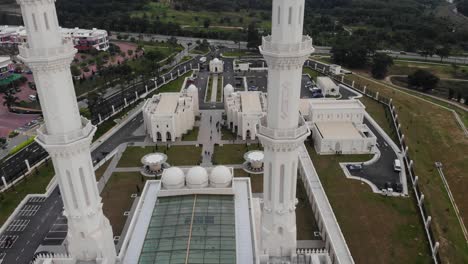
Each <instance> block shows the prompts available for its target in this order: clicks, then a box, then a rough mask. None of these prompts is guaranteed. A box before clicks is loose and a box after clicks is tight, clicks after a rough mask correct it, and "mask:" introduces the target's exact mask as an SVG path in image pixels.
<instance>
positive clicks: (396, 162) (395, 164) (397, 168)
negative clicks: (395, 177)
mask: <svg viewBox="0 0 468 264" xmlns="http://www.w3.org/2000/svg"><path fill="white" fill-rule="evenodd" d="M393 170H394V171H395V172H400V171H401V161H400V160H399V159H396V160H394V161H393Z"/></svg>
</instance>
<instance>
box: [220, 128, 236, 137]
mask: <svg viewBox="0 0 468 264" xmlns="http://www.w3.org/2000/svg"><path fill="white" fill-rule="evenodd" d="M234 139H237V136H236V134H234V133H233V132H232V131H231V130H230V129H227V128H226V127H225V126H222V127H221V140H234Z"/></svg>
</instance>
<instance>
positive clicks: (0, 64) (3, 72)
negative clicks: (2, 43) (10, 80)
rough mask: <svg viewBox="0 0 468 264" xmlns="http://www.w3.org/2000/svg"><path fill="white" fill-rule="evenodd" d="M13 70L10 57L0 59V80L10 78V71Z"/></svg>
mask: <svg viewBox="0 0 468 264" xmlns="http://www.w3.org/2000/svg"><path fill="white" fill-rule="evenodd" d="M12 70H14V68H13V64H12V62H11V59H10V57H0V80H4V79H5V78H7V77H8V76H10V74H11V73H10V71H12Z"/></svg>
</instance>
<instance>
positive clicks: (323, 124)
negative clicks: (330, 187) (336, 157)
mask: <svg viewBox="0 0 468 264" xmlns="http://www.w3.org/2000/svg"><path fill="white" fill-rule="evenodd" d="M301 112H302V114H303V116H304V118H305V120H306V121H307V123H308V125H309V127H310V130H311V131H312V138H313V142H314V147H315V150H316V151H317V153H319V154H337V153H340V154H366V153H373V152H374V151H375V148H376V143H377V138H376V136H375V135H374V134H373V133H372V131H371V130H370V129H369V128H368V127H367V125H365V124H364V115H365V106H364V105H363V104H362V103H361V101H359V100H355V99H351V100H327V99H321V100H317V99H315V100H310V99H303V100H301Z"/></svg>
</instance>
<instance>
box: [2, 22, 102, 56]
mask: <svg viewBox="0 0 468 264" xmlns="http://www.w3.org/2000/svg"><path fill="white" fill-rule="evenodd" d="M60 32H61V33H62V35H63V37H64V38H67V39H71V40H72V41H73V45H74V46H75V48H76V49H78V50H79V51H88V50H90V49H93V48H94V49H97V50H103V51H106V50H108V49H109V36H108V34H107V31H106V30H102V29H96V28H93V29H80V28H73V29H69V28H60ZM27 39H28V36H27V33H26V28H25V27H24V26H0V46H14V45H19V44H21V43H25V42H27Z"/></svg>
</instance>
